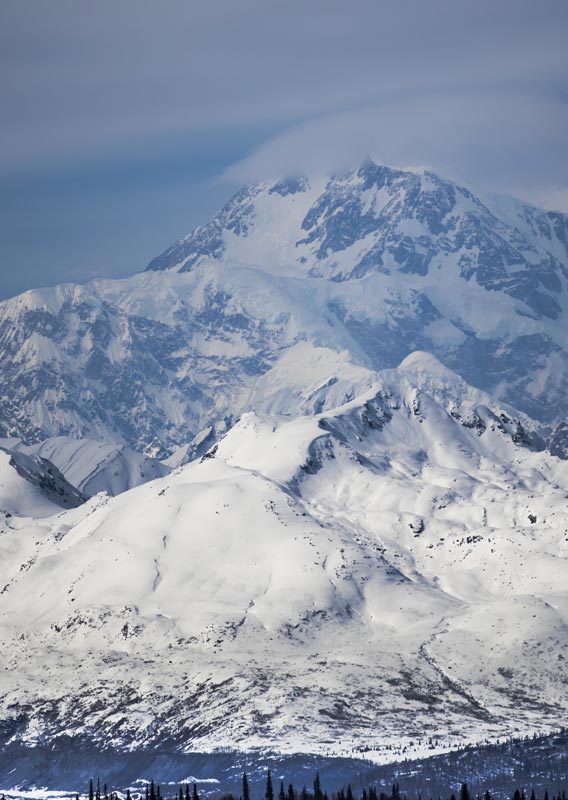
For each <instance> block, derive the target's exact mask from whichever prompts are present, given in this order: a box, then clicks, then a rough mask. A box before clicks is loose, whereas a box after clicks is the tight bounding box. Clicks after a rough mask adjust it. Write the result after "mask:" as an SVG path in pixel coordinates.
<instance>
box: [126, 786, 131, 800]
mask: <svg viewBox="0 0 568 800" xmlns="http://www.w3.org/2000/svg"><path fill="white" fill-rule="evenodd" d="M126 800H132V795H131V794H130V789H127V790H126Z"/></svg>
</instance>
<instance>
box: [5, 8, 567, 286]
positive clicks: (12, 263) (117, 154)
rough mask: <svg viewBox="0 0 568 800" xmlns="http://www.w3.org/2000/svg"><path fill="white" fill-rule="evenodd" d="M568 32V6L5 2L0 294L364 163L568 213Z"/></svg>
mask: <svg viewBox="0 0 568 800" xmlns="http://www.w3.org/2000/svg"><path fill="white" fill-rule="evenodd" d="M567 41H568V2H566V0H531V1H530V2H529V1H528V0H501V1H500V0H491V2H486V0H475V2H472V0H468V2H462V0H446V1H445V2H441V0H412V1H411V0H392V2H383V1H381V0H375V1H374V2H371V0H344V1H343V2H338V1H337V0H298V1H297V0H286V2H277V1H276V0H230V1H229V0H207V1H205V0H185V1H182V0H160V2H158V0H153V1H152V2H149V0H1V2H0V192H1V193H0V265H1V266H0V297H7V296H9V295H11V294H14V293H16V292H19V291H22V290H23V289H26V288H30V287H33V286H39V285H47V284H52V283H56V282H58V281H63V280H76V281H85V280H88V279H89V278H91V277H94V276H99V275H111V276H112V275H125V274H129V273H131V272H135V271H137V270H139V269H142V268H143V267H144V266H145V265H146V264H147V262H148V261H149V260H150V259H151V258H152V257H153V256H154V255H156V254H157V253H158V252H160V251H161V250H162V249H164V248H165V247H166V246H167V245H168V244H170V243H171V241H173V240H174V239H176V238H179V237H180V236H182V235H184V234H185V233H187V232H188V231H189V230H190V229H191V228H192V227H194V226H195V225H196V224H199V223H201V222H204V221H205V220H206V219H207V218H208V217H209V216H210V215H211V213H212V212H214V211H215V210H216V209H217V208H218V207H219V206H220V205H221V204H222V203H223V202H224V200H225V199H226V198H227V196H228V195H230V193H231V192H232V191H233V190H234V188H235V187H236V186H237V185H238V184H240V183H241V182H242V181H244V180H248V179H250V178H254V177H257V176H258V177H262V176H264V175H267V176H268V175H276V174H281V173H286V172H298V171H301V170H308V171H309V170H323V169H326V170H327V169H333V168H334V167H339V166H344V165H349V164H353V163H356V162H357V161H358V160H361V159H362V158H364V157H365V156H366V155H367V154H370V155H372V156H373V157H374V158H376V159H378V160H381V161H384V162H386V163H390V164H395V165H397V166H414V165H420V166H429V167H430V168H432V169H434V170H437V171H439V172H441V173H443V174H446V175H449V176H451V177H454V178H456V179H458V180H461V181H464V182H466V183H467V184H469V185H470V186H472V188H474V189H477V190H479V191H503V192H509V193H513V194H517V195H519V196H521V197H523V198H525V199H527V200H530V201H532V202H535V203H539V204H542V205H545V206H546V207H550V208H560V209H561V210H564V211H567V212H568V157H567V155H566V151H567V149H568V46H567Z"/></svg>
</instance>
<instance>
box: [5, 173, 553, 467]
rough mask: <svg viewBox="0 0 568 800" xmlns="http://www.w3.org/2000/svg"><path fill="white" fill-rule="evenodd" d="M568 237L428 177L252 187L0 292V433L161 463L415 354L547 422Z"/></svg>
mask: <svg viewBox="0 0 568 800" xmlns="http://www.w3.org/2000/svg"><path fill="white" fill-rule="evenodd" d="M567 248H568V217H566V215H562V214H557V213H550V212H545V211H541V210H539V209H535V208H532V207H529V206H526V205H523V204H522V203H519V202H517V201H513V200H510V199H507V198H489V199H487V200H486V201H484V202H482V201H481V200H480V199H479V198H477V197H475V196H474V195H473V194H472V193H471V192H469V191H468V190H467V189H464V188H462V187H460V186H457V185H456V184H454V183H452V182H451V181H448V180H444V179H442V178H439V177H437V176H436V175H433V174H431V173H429V172H417V171H410V170H406V171H403V170H397V169H391V168H388V167H383V166H378V165H376V164H374V163H372V162H367V163H365V164H363V165H362V166H361V167H360V168H359V169H358V170H355V171H353V172H349V173H346V174H341V175H333V176H328V177H323V178H322V177H319V178H318V177H315V178H314V177H310V178H300V179H295V180H282V181H278V182H276V183H274V182H267V183H258V184H254V185H251V186H248V187H245V188H244V189H242V190H241V191H240V192H238V193H237V194H236V195H235V197H234V198H232V200H230V201H229V203H228V204H227V205H226V207H225V208H224V209H223V210H222V211H220V212H219V213H218V214H217V215H216V216H215V217H214V218H213V220H212V221H211V222H210V223H208V224H207V225H204V226H202V227H200V228H198V229H197V230H196V231H194V232H193V233H191V234H190V235H189V236H188V237H186V238H185V239H183V240H181V241H180V242H178V243H177V244H175V245H173V246H172V247H171V248H169V249H168V250H167V251H166V252H165V253H164V254H163V255H162V256H160V257H158V258H157V259H154V261H153V262H152V263H151V264H150V267H149V269H148V271H146V272H144V273H140V274H137V275H134V276H132V277H131V278H128V279H125V280H115V281H112V280H100V281H94V282H92V283H90V284H87V285H86V286H74V285H62V286H58V287H55V288H51V289H41V290H36V291H31V292H26V293H25V294H23V295H20V296H18V297H16V298H13V299H12V300H8V301H5V302H3V303H1V304H0V370H1V373H2V394H3V395H4V399H3V400H1V401H0V411H2V410H3V409H4V411H5V413H4V412H3V411H2V414H1V417H2V419H1V424H2V429H0V434H1V435H3V436H19V437H21V438H22V439H24V440H25V441H26V442H28V443H34V442H38V441H39V440H41V439H42V438H45V437H52V436H71V437H73V438H90V439H94V440H98V441H103V442H109V443H112V444H127V445H128V446H129V447H131V448H133V449H134V450H138V451H143V452H145V453H146V454H147V455H149V456H152V457H158V458H166V457H168V456H171V455H172V454H173V452H174V450H176V448H179V447H180V446H181V445H187V444H188V443H190V442H191V441H192V440H193V439H194V438H195V437H196V436H199V435H200V434H201V433H202V432H203V431H204V430H206V429H208V428H213V427H215V428H219V429H220V428H223V427H230V425H231V424H232V423H233V422H234V421H235V420H236V419H237V418H238V417H239V416H240V415H241V414H242V413H243V412H244V411H247V410H268V411H272V412H278V413H288V414H296V413H298V412H301V413H314V412H315V413H318V412H319V411H321V410H322V409H324V408H330V407H332V406H334V405H338V404H340V403H341V402H344V401H347V400H349V399H350V398H353V397H355V396H357V395H358V394H361V393H362V392H364V391H365V390H366V389H367V388H368V386H369V381H371V382H372V380H373V374H374V373H375V372H376V371H377V370H381V369H384V368H392V367H395V366H396V365H397V364H398V363H400V361H401V360H402V359H403V358H405V357H406V356H407V355H408V354H409V353H411V352H413V351H415V350H425V351H428V352H431V353H433V354H434V355H436V357H437V358H439V359H440V360H441V361H442V362H443V363H444V364H446V365H447V366H449V367H450V368H452V369H454V370H455V371H456V372H458V373H459V374H460V375H462V377H464V378H465V379H466V380H467V381H468V382H469V383H470V384H472V385H474V386H477V387H479V388H482V389H485V390H487V391H489V392H490V393H491V394H493V395H494V396H495V397H497V398H498V399H500V400H504V401H508V402H511V403H513V404H514V405H515V406H517V407H519V408H521V409H522V410H523V411H525V412H527V413H529V414H530V415H531V416H532V417H534V418H536V419H539V420H540V421H542V422H544V423H547V424H553V425H557V424H559V423H562V422H564V421H565V419H566V417H567V416H568V399H567V398H568V344H567V343H568V326H567V322H566V320H567V309H568V306H567V301H566V297H567V294H566V293H567V285H568V284H567V281H568V249H567ZM314 348H315V349H316V352H317V349H318V348H325V349H326V350H328V351H331V353H332V354H335V355H332V356H329V354H328V355H327V356H326V359H327V364H325V365H324V364H323V363H321V362H320V363H318V359H317V355H314ZM328 373H329V374H328ZM316 376H319V377H317V380H316ZM290 378H291V379H292V381H293V384H294V386H293V388H290V390H289V389H288V382H289V380H290ZM304 381H305V385H304ZM269 398H270V399H269ZM558 452H560V451H558Z"/></svg>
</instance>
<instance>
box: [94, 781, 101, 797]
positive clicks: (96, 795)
mask: <svg viewBox="0 0 568 800" xmlns="http://www.w3.org/2000/svg"><path fill="white" fill-rule="evenodd" d="M95 800H101V782H100V780H99V779H98V778H97V792H96V794H95Z"/></svg>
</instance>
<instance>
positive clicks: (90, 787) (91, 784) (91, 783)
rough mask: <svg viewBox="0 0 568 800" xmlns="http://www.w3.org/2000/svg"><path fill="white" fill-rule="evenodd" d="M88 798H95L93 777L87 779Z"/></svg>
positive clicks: (92, 799) (93, 799)
mask: <svg viewBox="0 0 568 800" xmlns="http://www.w3.org/2000/svg"><path fill="white" fill-rule="evenodd" d="M89 800H95V789H94V786H93V779H92V778H91V780H90V781H89Z"/></svg>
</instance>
